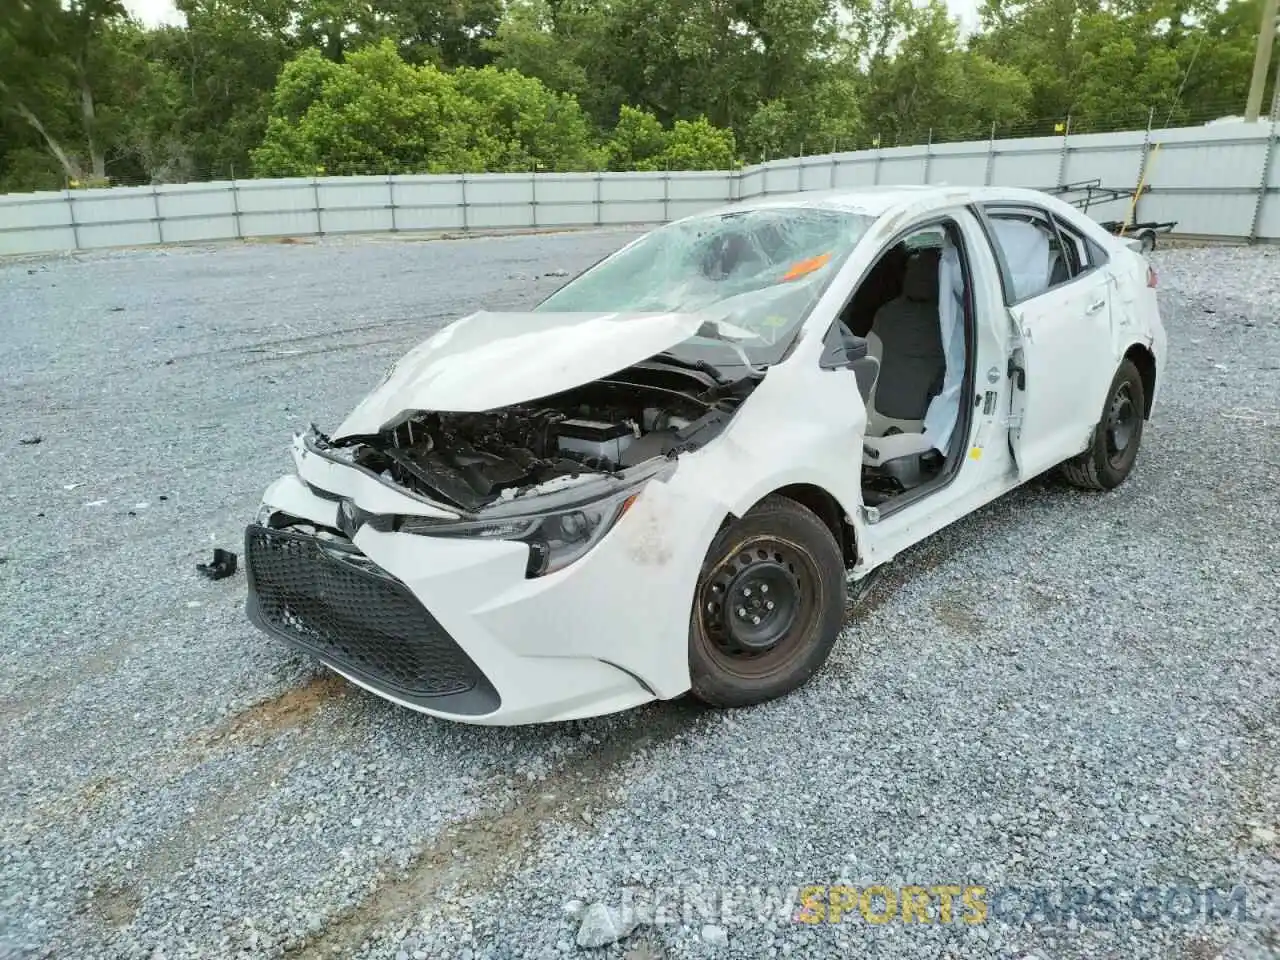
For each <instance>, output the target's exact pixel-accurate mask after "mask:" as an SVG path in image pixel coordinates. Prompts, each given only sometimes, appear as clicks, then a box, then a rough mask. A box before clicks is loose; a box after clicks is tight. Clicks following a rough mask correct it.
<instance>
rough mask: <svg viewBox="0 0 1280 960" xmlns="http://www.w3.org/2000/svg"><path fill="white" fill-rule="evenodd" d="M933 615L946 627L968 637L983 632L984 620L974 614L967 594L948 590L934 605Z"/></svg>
mask: <svg viewBox="0 0 1280 960" xmlns="http://www.w3.org/2000/svg"><path fill="white" fill-rule="evenodd" d="M933 615H934V617H935V618H937V621H938V622H939V623H940V624H942V625H943V626H944V627H948V628H949V629H951V630H954V631H956V632H957V633H963V634H965V635H967V636H971V637H972V636H976V635H977V634H978V633H980V632H981V631H982V618H981V617H980V616H978V615H977V613H975V612H974V609H973V607H972V606H970V604H969V601H968V599H967V598H966V596H965V594H963V593H961V592H960V591H959V590H948V591H946V592H945V593H944V594H943V595H942V597H941V598H940V599H939V600H937V601H936V602H935V603H934V605H933Z"/></svg>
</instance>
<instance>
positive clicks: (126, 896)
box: [89, 884, 142, 928]
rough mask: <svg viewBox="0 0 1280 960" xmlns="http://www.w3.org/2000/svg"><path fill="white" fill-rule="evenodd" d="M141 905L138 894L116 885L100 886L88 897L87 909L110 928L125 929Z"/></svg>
mask: <svg viewBox="0 0 1280 960" xmlns="http://www.w3.org/2000/svg"><path fill="white" fill-rule="evenodd" d="M141 905H142V901H141V899H140V898H139V897H138V894H137V893H136V892H135V891H134V890H131V889H130V888H129V887H125V886H120V885H118V884H101V885H99V886H97V887H95V888H94V890H93V893H92V894H90V896H89V909H90V910H92V911H93V913H94V915H95V916H97V918H98V919H99V920H101V921H102V922H103V923H105V924H107V925H108V926H112V927H117V928H118V927H127V926H128V925H129V924H131V923H133V918H134V917H136V916H137V915H138V908H139V907H140V906H141Z"/></svg>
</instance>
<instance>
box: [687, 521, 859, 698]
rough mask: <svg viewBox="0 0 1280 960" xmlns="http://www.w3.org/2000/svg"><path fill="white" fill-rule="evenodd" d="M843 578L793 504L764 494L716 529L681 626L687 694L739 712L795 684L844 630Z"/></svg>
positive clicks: (832, 549)
mask: <svg viewBox="0 0 1280 960" xmlns="http://www.w3.org/2000/svg"><path fill="white" fill-rule="evenodd" d="M844 579H845V578H844V559H843V556H842V554H841V550H840V546H839V544H837V543H836V539H835V537H834V536H832V534H831V531H830V530H829V529H827V526H826V525H825V524H824V523H823V522H822V521H821V520H819V519H818V517H817V516H815V515H814V514H813V513H812V512H811V511H809V510H807V509H805V508H804V507H802V506H801V505H800V504H798V503H796V502H795V501H793V500H789V499H787V498H785V497H779V496H770V497H766V498H765V499H764V500H762V501H761V502H760V503H759V504H757V505H756V506H755V507H753V508H751V510H749V511H747V513H746V514H745V515H744V516H743V517H742V518H741V519H738V520H735V521H733V522H732V523H730V524H729V525H728V526H726V527H725V528H724V529H722V530H721V531H720V533H719V534H717V535H716V538H715V540H714V541H712V544H711V549H710V550H708V551H707V557H706V559H705V560H704V561H703V564H702V571H701V574H700V575H699V577H698V586H697V591H696V593H695V599H694V609H693V613H692V617H691V623H690V625H689V674H690V679H691V682H692V691H693V695H694V696H695V697H697V698H698V699H699V700H701V701H703V702H704V703H707V704H710V705H711V706H716V707H740V706H747V705H749V704H753V703H761V702H763V701H765V700H772V699H774V698H775V697H780V696H782V695H783V694H785V693H790V692H791V691H792V690H795V689H796V688H797V687H799V686H801V685H802V684H804V683H805V682H806V681H807V680H808V679H809V678H810V677H811V676H813V674H814V673H816V672H817V671H818V669H819V668H820V667H821V666H822V664H823V663H824V662H826V659H827V657H828V655H829V654H830V653H831V648H832V647H833V646H834V645H835V642H836V637H837V636H838V635H839V633H840V628H841V626H843V624H844V608H845V589H844Z"/></svg>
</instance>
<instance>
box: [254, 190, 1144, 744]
mask: <svg viewBox="0 0 1280 960" xmlns="http://www.w3.org/2000/svg"><path fill="white" fill-rule="evenodd" d="M1155 282H1156V281H1155V274H1154V272H1153V271H1152V270H1151V268H1150V267H1149V265H1148V264H1147V262H1146V261H1145V260H1144V259H1143V258H1142V256H1141V255H1140V254H1139V253H1138V252H1136V251H1134V250H1133V249H1131V248H1130V247H1129V246H1128V245H1126V243H1125V241H1123V240H1120V239H1117V238H1115V237H1113V236H1111V235H1110V234H1109V233H1107V232H1106V231H1105V230H1103V229H1102V228H1101V227H1099V226H1097V225H1096V224H1094V223H1093V222H1092V221H1091V220H1089V219H1087V218H1085V217H1084V216H1083V215H1081V214H1080V213H1079V211H1077V210H1076V209H1075V208H1073V207H1070V206H1068V205H1066V204H1064V203H1062V202H1059V201H1057V200H1055V199H1053V198H1051V197H1049V196H1046V195H1044V194H1041V193H1038V192H1034V191H1027V190H1014V189H997V188H986V189H979V188H973V189H968V188H954V187H951V188H948V187H922V188H883V189H867V190H855V191H842V192H831V193H816V194H797V195H791V196H786V197H774V198H769V199H767V200H762V201H759V202H753V203H745V204H738V205H734V206H733V207H731V208H727V209H724V210H720V211H716V212H711V213H705V214H699V215H697V216H693V217H690V218H687V219H684V220H681V221H678V222H675V223H671V224H668V225H666V226H663V227H661V228H659V229H656V230H654V231H652V232H650V233H648V234H646V235H644V236H643V237H641V238H640V239H638V240H636V241H634V242H633V243H631V244H629V245H628V246H626V247H624V248H622V249H621V250H619V251H618V252H617V253H615V254H613V255H612V256H610V257H608V258H606V259H605V260H603V261H601V262H600V263H598V264H597V265H596V266H594V267H592V268H591V269H589V270H587V271H586V272H585V273H583V274H581V275H580V276H578V277H577V278H575V279H573V280H571V281H569V282H568V283H567V284H566V285H565V286H564V287H562V288H561V289H560V290H559V291H558V292H556V293H555V294H554V295H552V296H551V297H549V298H548V299H547V300H545V301H544V302H542V303H541V304H539V305H538V306H537V307H536V308H534V309H533V310H532V311H530V312H527V313H477V314H475V315H473V316H470V317H466V318H464V319H462V320H459V321H457V322H456V323H454V324H452V325H451V326H449V327H447V328H445V329H443V330H441V331H440V332H439V333H437V334H436V335H435V336H433V337H432V338H431V339H429V340H428V341H426V342H425V343H423V344H422V345H421V346H420V347H418V348H417V349H415V350H413V351H412V352H410V353H409V354H408V355H407V356H405V357H404V358H403V359H402V360H401V361H400V362H399V363H397V364H396V365H395V366H394V367H393V368H392V370H391V371H390V373H389V374H388V375H387V377H386V379H385V380H384V381H383V383H382V384H381V385H380V386H378V387H377V388H376V389H375V390H374V391H373V392H372V394H371V395H369V396H368V397H367V399H365V400H364V401H363V402H362V403H361V404H360V405H359V406H358V407H357V408H356V409H355V411H353V412H352V413H351V415H350V416H349V417H348V418H347V420H346V421H345V422H344V423H343V424H342V425H341V426H339V427H338V429H337V430H335V431H333V432H332V433H331V434H330V435H328V436H325V435H322V434H321V433H319V432H318V431H316V430H315V429H314V428H313V429H312V430H311V431H310V432H308V433H306V434H304V435H300V436H298V437H296V438H295V442H294V450H293V455H294V463H295V467H296V472H295V473H293V474H290V475H288V476H284V477H282V478H280V479H279V480H278V481H276V482H275V483H274V484H273V485H272V486H271V487H270V488H269V489H268V490H267V492H266V494H265V497H264V502H263V506H262V509H261V512H260V514H259V516H258V518H257V522H256V523H254V524H252V525H251V526H250V527H249V529H248V530H247V533H246V541H247V544H246V566H247V570H248V579H249V602H248V611H249V614H250V616H251V618H252V619H253V621H254V622H255V623H256V624H258V625H259V626H260V627H261V628H263V629H264V630H266V631H267V632H269V633H270V634H272V635H274V636H277V637H279V638H281V639H283V640H284V641H286V642H288V643H289V644H292V645H293V646H295V647H297V648H299V649H301V650H304V651H307V652H308V653H310V654H313V655H315V656H316V657H318V658H319V659H320V660H321V661H322V662H323V663H324V664H326V665H327V666H328V667H330V668H332V669H333V670H336V671H338V672H339V673H341V674H342V675H343V676H345V677H347V678H348V679H350V680H351V681H353V682H355V683H357V684H360V685H361V686H363V687H366V688H368V689H369V690H372V691H374V692H375V693H377V694H379V695H381V696H383V697H386V698H388V699H390V700H393V701H395V702H396V703H399V704H402V705H404V706H406V707H411V708H413V709H415V710H421V711H424V712H426V713H430V714H433V715H435V716H439V717H446V718H449V719H453V720H460V721H467V722H472V723H487V724H500V723H501V724H514V723H529V722H538V721H553V720H565V719H570V718H575V717H584V716H590V715H595V714H601V713H607V712H610V711H616V710H622V709H626V708H629V707H633V706H636V705H638V704H641V703H644V702H646V701H650V700H661V699H669V698H674V697H678V696H680V695H682V694H685V693H687V692H689V691H692V692H693V694H694V695H696V696H697V697H698V698H700V699H701V700H703V701H706V702H707V703H710V704H714V705H718V706H737V705H745V704H752V703H757V702H760V701H763V700H768V699H770V698H773V697H777V696H779V695H782V694H785V693H787V692H788V691H791V690H794V689H795V688H796V687H798V686H800V685H801V684H803V683H804V682H805V681H806V680H808V679H809V677H811V676H812V675H813V674H814V672H815V671H817V670H818V669H819V668H820V667H821V666H822V664H823V662H824V661H825V660H826V659H827V657H828V655H829V654H830V652H831V649H832V646H833V644H834V643H835V642H836V638H837V635H838V634H839V632H840V630H841V627H842V625H843V623H844V616H845V605H846V597H847V595H848V589H849V588H848V586H847V581H854V582H858V581H864V580H865V578H867V576H868V575H869V574H871V573H872V571H874V570H876V569H877V568H878V567H880V566H881V565H882V564H884V563H886V562H887V561H889V560H891V559H892V558H893V557H894V555H895V554H897V553H898V552H899V551H901V550H903V549H904V548H906V547H908V546H910V545H911V544H913V543H915V542H917V541H919V540H921V539H923V538H925V537H927V536H929V535H930V534H931V533H933V532H934V531H936V530H938V529H940V528H941V527H944V526H946V525H947V524H949V523H951V522H953V521H954V520H957V519H958V518H960V517H963V516H965V515H966V514H968V513H970V512H971V511H973V510H975V509H977V508H978V507H980V506H982V505H983V504H985V503H987V502H989V501H991V500H993V499H994V498H996V497H998V496H1000V495H1001V494H1003V493H1005V492H1007V491H1009V490H1011V489H1013V488H1014V487H1016V486H1017V485H1019V484H1021V483H1023V482H1024V481H1026V480H1028V479H1030V478H1031V477H1033V476H1035V475H1037V474H1039V473H1042V472H1044V471H1046V470H1048V469H1050V468H1053V467H1059V466H1060V467H1061V469H1062V473H1063V474H1065V476H1066V477H1067V478H1068V479H1069V480H1070V481H1072V482H1073V483H1075V484H1077V485H1080V486H1084V487H1089V488H1094V489H1106V488H1112V487H1115V486H1117V485H1119V484H1120V483H1122V482H1123V481H1124V479H1125V477H1126V476H1127V475H1128V474H1129V472H1130V470H1131V469H1132V468H1133V465H1134V458H1135V457H1136V455H1137V453H1138V446H1139V442H1140V441H1141V438H1142V432H1143V424H1144V421H1145V420H1146V419H1148V418H1149V417H1150V415H1151V409H1152V404H1153V402H1154V401H1155V398H1156V394H1157V391H1158V390H1159V387H1160V381H1161V373H1162V371H1163V368H1164V359H1165V333H1164V330H1163V327H1162V324H1161V321H1160V317H1159V313H1158V311H1157V307H1156V293H1155V290H1154V289H1153V288H1154V287H1155Z"/></svg>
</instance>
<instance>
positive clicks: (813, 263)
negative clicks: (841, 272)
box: [782, 253, 831, 281]
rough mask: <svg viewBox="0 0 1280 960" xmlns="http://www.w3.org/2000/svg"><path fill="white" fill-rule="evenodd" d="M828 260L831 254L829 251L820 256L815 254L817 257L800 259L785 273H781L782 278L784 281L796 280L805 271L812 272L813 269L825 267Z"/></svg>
mask: <svg viewBox="0 0 1280 960" xmlns="http://www.w3.org/2000/svg"><path fill="white" fill-rule="evenodd" d="M830 261H831V254H829V253H824V254H822V255H821V256H817V257H810V258H809V259H808V260H801V261H800V262H799V263H797V264H796V265H795V266H794V267H792V268H791V269H790V270H788V271H787V272H786V273H785V274H783V276H782V279H783V280H784V281H785V280H797V279H799V278H800V277H803V276H804V275H805V274H806V273H813V271H815V270H818V269H820V268H822V267H825V266H826V265H827V264H828V263H829V262H830Z"/></svg>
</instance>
